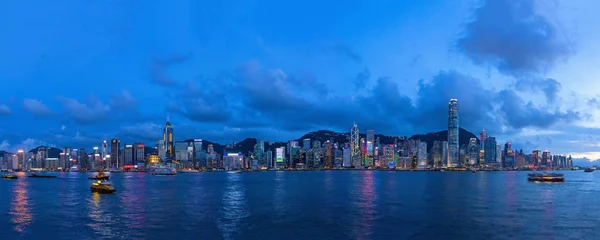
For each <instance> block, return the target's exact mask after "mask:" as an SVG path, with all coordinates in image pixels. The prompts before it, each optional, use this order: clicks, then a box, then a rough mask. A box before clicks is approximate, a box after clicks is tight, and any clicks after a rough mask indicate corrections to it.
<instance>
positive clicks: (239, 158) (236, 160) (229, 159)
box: [223, 153, 244, 170]
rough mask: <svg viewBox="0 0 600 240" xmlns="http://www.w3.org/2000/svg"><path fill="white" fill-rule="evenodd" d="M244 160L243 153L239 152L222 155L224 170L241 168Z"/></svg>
mask: <svg viewBox="0 0 600 240" xmlns="http://www.w3.org/2000/svg"><path fill="white" fill-rule="evenodd" d="M243 161H244V155H242V154H241V153H226V154H225V155H224V156H223V164H224V168H225V170H234V169H242V168H244V167H243V165H244V164H243Z"/></svg>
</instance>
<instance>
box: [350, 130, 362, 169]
mask: <svg viewBox="0 0 600 240" xmlns="http://www.w3.org/2000/svg"><path fill="white" fill-rule="evenodd" d="M350 159H351V161H352V165H353V166H354V167H358V166H360V134H359V131H358V125H356V123H354V126H352V129H350Z"/></svg>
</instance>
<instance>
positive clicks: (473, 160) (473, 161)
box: [468, 138, 479, 166]
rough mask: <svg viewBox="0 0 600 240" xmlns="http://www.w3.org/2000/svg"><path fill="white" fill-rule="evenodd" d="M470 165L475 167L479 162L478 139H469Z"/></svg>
mask: <svg viewBox="0 0 600 240" xmlns="http://www.w3.org/2000/svg"><path fill="white" fill-rule="evenodd" d="M468 149H469V165H471V166H475V165H477V163H478V162H479V161H478V160H479V146H478V145H477V138H471V139H469V148H468Z"/></svg>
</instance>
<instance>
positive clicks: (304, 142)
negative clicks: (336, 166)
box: [302, 138, 311, 151]
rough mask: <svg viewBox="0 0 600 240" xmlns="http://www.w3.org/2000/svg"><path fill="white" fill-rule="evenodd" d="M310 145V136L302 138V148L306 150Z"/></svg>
mask: <svg viewBox="0 0 600 240" xmlns="http://www.w3.org/2000/svg"><path fill="white" fill-rule="evenodd" d="M310 147H311V146H310V138H305V139H304V140H302V149H304V150H305V151H308V150H309V149H310Z"/></svg>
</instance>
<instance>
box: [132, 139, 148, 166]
mask: <svg viewBox="0 0 600 240" xmlns="http://www.w3.org/2000/svg"><path fill="white" fill-rule="evenodd" d="M133 147H134V149H133V165H134V166H135V165H138V163H143V162H145V161H146V146H145V145H144V143H135V144H133Z"/></svg>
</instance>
